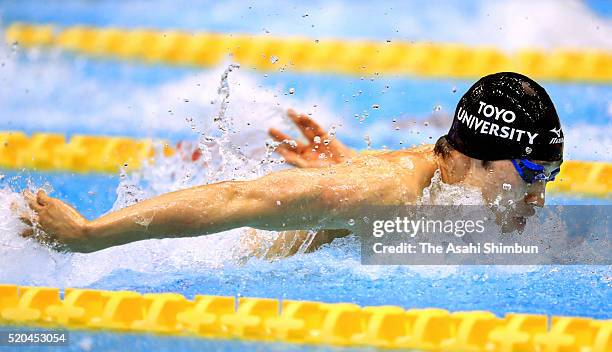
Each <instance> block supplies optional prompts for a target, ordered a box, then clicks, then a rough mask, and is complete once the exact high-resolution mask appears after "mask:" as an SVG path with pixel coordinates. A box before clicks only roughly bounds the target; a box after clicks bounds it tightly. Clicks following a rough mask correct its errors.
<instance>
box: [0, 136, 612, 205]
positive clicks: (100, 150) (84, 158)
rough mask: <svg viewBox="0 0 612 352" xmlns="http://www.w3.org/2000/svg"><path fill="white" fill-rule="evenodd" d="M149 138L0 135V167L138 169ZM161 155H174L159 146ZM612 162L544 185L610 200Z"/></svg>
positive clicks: (578, 164) (571, 164)
mask: <svg viewBox="0 0 612 352" xmlns="http://www.w3.org/2000/svg"><path fill="white" fill-rule="evenodd" d="M154 145H155V144H154V142H153V141H152V140H150V139H140V140H137V139H132V138H128V137H108V136H88V135H73V136H72V137H71V138H70V140H69V141H66V138H65V137H64V135H62V134H54V133H34V134H32V135H31V136H28V135H26V134H25V133H23V132H16V131H4V132H2V131H0V168H5V169H24V168H26V169H36V170H41V171H72V172H117V171H119V169H120V168H121V167H125V168H126V169H127V170H135V169H138V168H139V167H140V166H141V165H142V162H143V161H147V160H151V158H153V156H154ZM160 145H162V146H163V153H164V155H165V156H170V155H172V154H173V153H174V150H173V148H171V147H169V146H168V145H167V144H165V143H160ZM611 175H612V163H608V162H592V161H576V160H567V161H565V162H564V163H563V165H562V166H561V173H560V175H559V176H558V177H557V179H556V180H555V181H554V182H551V183H550V184H549V185H548V190H549V191H552V192H561V193H573V194H584V195H588V196H597V197H610V196H612V177H611Z"/></svg>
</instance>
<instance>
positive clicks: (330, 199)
mask: <svg viewBox="0 0 612 352" xmlns="http://www.w3.org/2000/svg"><path fill="white" fill-rule="evenodd" d="M288 115H289V117H290V118H292V119H293V121H294V122H295V123H296V124H297V125H298V127H300V129H301V130H302V132H303V133H304V134H305V136H306V137H307V138H308V140H309V141H310V143H309V144H299V143H298V144H297V145H296V144H295V143H283V144H281V146H280V147H279V148H278V149H277V151H278V152H279V153H280V154H281V155H282V156H283V157H284V158H285V160H286V161H287V162H288V163H291V164H293V165H296V166H298V167H300V168H293V169H288V170H282V171H278V172H273V173H270V174H268V175H266V176H263V177H261V178H258V179H255V180H251V181H226V182H220V183H216V184H210V185H204V186H198V187H193V188H189V189H184V190H180V191H176V192H171V193H167V194H163V195H160V196H157V197H154V198H151V199H147V200H144V201H141V202H139V203H137V204H134V205H132V206H129V207H126V208H123V209H120V210H117V211H114V212H111V213H108V214H106V215H104V216H101V217H100V218H97V219H94V220H87V219H85V218H84V217H83V216H82V215H81V214H79V213H78V211H77V210H75V209H74V208H72V207H71V206H69V205H68V204H66V203H64V202H62V201H60V200H59V199H55V198H52V197H49V196H48V195H47V194H46V193H45V192H44V191H42V190H40V191H38V193H37V194H36V195H34V194H32V193H31V192H29V191H27V190H26V191H25V192H24V196H25V199H26V201H27V203H28V205H29V206H30V208H31V209H32V210H33V211H34V213H35V218H34V219H29V218H28V217H27V216H22V218H23V220H24V221H26V222H29V223H30V224H32V222H33V223H35V224H36V226H38V227H39V228H40V229H41V230H42V231H43V232H44V233H45V236H48V237H46V238H45V237H44V236H43V238H42V239H41V240H44V241H48V240H52V241H56V242H58V243H60V244H63V245H65V246H66V247H67V248H68V249H69V250H72V251H78V252H93V251H98V250H101V249H104V248H108V247H112V246H118V245H122V244H126V243H130V242H134V241H140V240H146V239H152V238H158V239H159V238H173V237H190V236H200V235H206V234H212V233H216V232H221V231H226V230H230V229H233V228H239V227H251V228H255V229H263V230H274V231H282V232H281V235H280V236H279V238H278V239H277V241H276V242H275V243H274V244H273V245H272V252H278V253H280V252H283V251H284V252H285V254H292V252H295V250H297V248H299V247H300V246H301V244H302V243H303V242H304V241H306V240H307V238H308V236H307V230H311V229H317V230H318V233H317V235H316V236H315V238H314V240H312V242H310V243H309V244H307V245H308V250H314V249H316V248H318V247H319V246H321V245H323V244H325V243H329V242H331V241H332V240H333V239H334V238H337V237H341V236H346V235H348V234H349V233H351V229H353V230H354V229H355V228H354V227H351V226H350V223H351V222H352V221H353V219H362V218H363V217H367V216H370V215H371V212H372V211H374V209H375V208H376V207H379V206H392V207H397V208H400V207H403V206H405V205H410V204H415V203H416V202H417V201H418V199H419V198H420V197H421V196H422V193H423V189H424V188H426V187H428V186H429V185H430V183H431V180H432V177H433V176H434V174H435V173H436V171H437V170H439V171H440V175H441V178H442V181H443V182H445V183H447V184H458V185H465V186H471V187H476V188H478V189H479V190H480V192H481V193H482V197H483V199H484V200H485V202H487V203H489V204H492V203H494V202H495V201H496V199H499V197H500V195H503V196H504V197H506V198H508V197H510V198H512V199H510V200H511V201H512V202H513V203H514V205H515V206H514V207H512V209H511V210H507V211H508V212H511V213H510V214H509V215H508V214H506V215H508V216H506V218H507V219H510V221H509V222H508V223H506V224H505V225H504V226H506V229H505V230H506V231H513V230H521V229H522V227H523V226H524V224H525V219H526V218H527V217H529V216H531V215H533V213H534V207H536V206H543V205H544V200H545V191H546V183H547V182H549V181H552V180H554V178H555V175H556V174H557V173H558V172H559V170H560V166H561V163H562V155H563V132H562V130H561V125H560V122H559V118H558V116H557V113H556V111H555V108H554V105H553V103H552V101H551V99H550V97H549V96H548V94H547V93H546V91H545V90H544V88H542V87H541V86H540V85H538V84H537V83H536V82H534V81H533V80H531V79H529V78H528V77H525V76H523V75H520V74H517V73H511V72H502V73H496V74H492V75H489V76H485V77H483V78H481V79H480V80H479V81H478V82H476V83H475V84H474V85H473V86H472V87H471V88H470V89H469V90H468V91H467V92H466V93H465V95H464V96H463V97H462V98H461V100H460V101H459V103H458V104H457V108H456V111H455V115H454V118H453V122H452V125H451V128H450V131H449V132H448V134H447V135H445V136H442V137H440V138H439V139H438V140H437V142H436V144H435V145H425V146H420V147H415V148H411V149H404V150H400V151H392V152H382V153H378V154H374V155H359V154H357V153H355V152H353V151H352V150H350V149H349V148H347V147H346V146H344V145H343V144H342V143H341V142H339V141H338V140H335V139H333V140H331V142H330V143H328V144H326V143H324V142H323V141H326V140H328V139H329V136H328V135H327V133H326V132H325V131H324V130H323V129H322V128H321V127H319V126H318V125H317V124H316V123H315V122H314V121H313V120H311V119H310V118H309V117H307V116H305V115H299V114H296V113H295V112H293V111H289V113H288ZM270 134H271V135H272V136H273V137H274V138H275V139H276V140H278V141H287V140H291V138H290V137H289V136H287V135H285V134H283V133H282V132H280V131H278V130H275V129H271V130H270ZM322 153H325V155H326V157H327V158H326V159H323V158H320V157H319V156H320V155H321V154H322ZM32 220H33V221H32ZM31 233H32V231H30V232H28V233H26V234H24V235H25V236H28V235H31ZM287 243H288V244H289V245H288V246H289V247H290V248H286V247H287V245H286V244H287Z"/></svg>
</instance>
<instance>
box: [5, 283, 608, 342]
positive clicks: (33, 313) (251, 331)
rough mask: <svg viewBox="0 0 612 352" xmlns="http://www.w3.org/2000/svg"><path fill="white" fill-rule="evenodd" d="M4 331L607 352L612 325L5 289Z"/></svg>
mask: <svg viewBox="0 0 612 352" xmlns="http://www.w3.org/2000/svg"><path fill="white" fill-rule="evenodd" d="M0 324H4V325H18V326H23V325H29V326H42V327H49V326H51V327H66V328H71V329H102V330H113V331H117V332H153V333H158V334H171V335H189V336H200V337H204V338H225V339H243V340H259V341H280V342H289V343H302V344H326V345H339V346H375V347H385V348H408V349H418V350H428V351H429V350H435V351H439V350H444V351H500V352H504V351H508V352H509V351H536V350H538V351H551V352H552V351H564V352H570V351H576V352H579V351H590V352H604V351H610V348H611V347H612V320H607V321H604V320H594V319H590V318H580V317H551V318H550V325H549V317H548V316H546V315H532V314H513V313H509V314H507V315H506V316H505V317H503V318H500V317H497V316H495V315H494V314H493V313H491V312H487V311H465V312H454V313H451V312H449V311H447V310H444V309H436V308H429V309H409V310H404V309H403V308H402V307H397V306H371V307H360V306H358V305H355V304H351V303H334V304H329V303H322V302H311V301H294V300H283V301H278V300H276V299H269V298H240V299H239V300H238V305H237V309H236V301H235V298H234V297H225V296H205V295H196V296H195V298H194V300H188V299H186V298H185V297H184V296H182V295H180V294H177V293H154V294H144V295H141V294H139V293H137V292H132V291H102V290H93V289H76V288H67V289H65V290H64V295H63V299H62V298H60V290H59V289H57V288H50V287H28V286H21V287H19V286H15V285H0Z"/></svg>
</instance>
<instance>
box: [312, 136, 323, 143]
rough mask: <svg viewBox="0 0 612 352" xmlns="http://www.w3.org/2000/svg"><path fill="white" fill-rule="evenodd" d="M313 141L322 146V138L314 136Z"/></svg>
mask: <svg viewBox="0 0 612 352" xmlns="http://www.w3.org/2000/svg"><path fill="white" fill-rule="evenodd" d="M312 140H313V142H315V144H320V143H321V137H319V136H314V138H313V139H312Z"/></svg>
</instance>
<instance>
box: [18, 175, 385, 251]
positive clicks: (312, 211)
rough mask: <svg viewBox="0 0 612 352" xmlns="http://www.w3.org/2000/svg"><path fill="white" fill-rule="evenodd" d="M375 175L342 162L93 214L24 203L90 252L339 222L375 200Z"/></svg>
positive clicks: (58, 235)
mask: <svg viewBox="0 0 612 352" xmlns="http://www.w3.org/2000/svg"><path fill="white" fill-rule="evenodd" d="M383 174H384V173H383ZM380 177H381V170H376V168H355V167H348V166H346V165H341V166H337V167H328V168H323V169H291V170H284V171H280V172H276V173H273V174H270V175H267V176H264V177H262V178H259V179H256V180H252V181H229V182H221V183H217V184H211V185H205V186H200V187H194V188H190V189H185V190H181V191H177V192H172V193H167V194H163V195H160V196H158V197H155V198H152V199H148V200H145V201H142V202H139V203H137V204H135V205H132V206H129V207H126V208H123V209H120V210H118V211H114V212H111V213H108V214H106V215H104V216H102V217H100V218H98V219H95V220H92V221H87V220H85V219H84V218H83V217H82V216H81V215H80V214H78V212H76V210H74V209H73V208H71V207H70V206H68V205H67V204H65V203H63V202H61V201H60V200H58V199H54V198H51V197H48V196H46V195H44V198H42V199H41V196H40V195H39V197H38V200H36V199H29V201H28V203H29V204H30V207H31V208H32V209H33V210H34V211H35V212H36V213H37V215H38V223H39V225H40V227H41V228H42V229H43V230H44V231H45V232H46V233H47V234H49V235H50V236H51V237H54V238H55V239H57V240H58V241H59V242H61V243H65V244H66V245H68V247H69V248H70V249H72V250H74V251H81V252H92V251H97V250H100V249H104V248H107V247H112V246H116V245H121V244H125V243H129V242H134V241H139V240H144V239H151V238H169V237H190V236H198V235H204V234H211V233H216V232H221V231H225V230H229V229H232V228H238V227H243V226H249V227H253V228H258V229H265V230H275V231H285V230H300V229H309V228H335V229H337V228H342V227H344V226H347V221H348V219H350V218H354V217H356V216H358V214H359V212H360V211H363V209H361V210H360V206H361V205H363V204H367V203H368V202H373V201H375V200H378V199H380V195H378V194H377V193H376V192H377V190H378V189H379V187H377V185H381V184H385V182H380V181H382V180H380ZM389 177H392V176H389ZM31 198H36V197H31Z"/></svg>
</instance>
